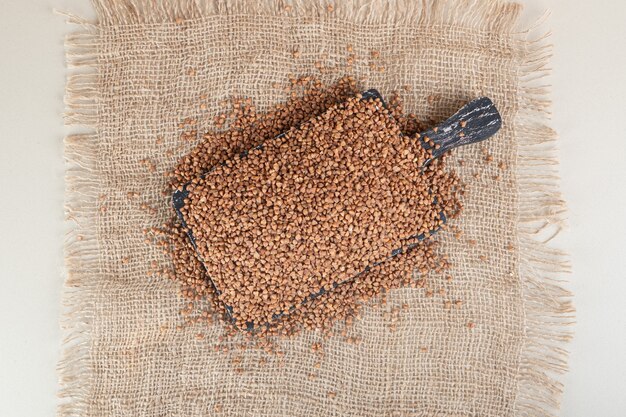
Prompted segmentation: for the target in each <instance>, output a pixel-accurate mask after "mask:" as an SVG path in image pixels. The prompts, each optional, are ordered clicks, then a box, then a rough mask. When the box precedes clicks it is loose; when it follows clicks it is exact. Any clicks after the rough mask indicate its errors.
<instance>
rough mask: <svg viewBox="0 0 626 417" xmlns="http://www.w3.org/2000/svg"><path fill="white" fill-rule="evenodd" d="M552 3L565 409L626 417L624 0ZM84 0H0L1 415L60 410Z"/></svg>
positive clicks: (530, 5)
mask: <svg viewBox="0 0 626 417" xmlns="http://www.w3.org/2000/svg"><path fill="white" fill-rule="evenodd" d="M524 3H525V4H526V10H525V18H526V19H527V20H531V19H533V17H536V16H537V15H540V14H541V12H542V11H543V10H544V9H546V8H549V9H550V10H551V11H552V14H551V18H550V19H549V20H548V26H550V27H551V28H552V30H553V37H552V42H553V43H554V45H555V50H554V54H555V55H554V58H553V61H552V64H553V65H552V67H553V70H554V72H553V76H552V77H551V79H550V82H551V83H552V85H553V100H554V107H553V113H554V117H553V123H552V125H553V127H555V128H556V129H557V130H558V131H559V133H560V136H561V140H560V157H561V176H562V189H563V192H564V194H565V197H566V199H567V201H568V206H569V225H570V227H569V229H568V230H566V231H565V232H564V233H562V234H561V236H560V237H559V238H558V240H557V241H556V244H557V245H558V246H560V247H562V248H564V249H566V250H568V251H569V252H570V254H571V260H572V263H573V266H574V273H573V274H571V275H570V276H569V279H570V285H569V287H570V288H571V289H572V290H573V291H574V293H575V303H576V308H577V310H578V312H577V325H576V326H575V332H576V335H575V338H574V340H573V342H572V343H571V344H570V345H569V350H570V351H571V356H570V372H569V373H568V374H567V375H566V376H564V377H563V381H564V382H565V385H566V389H565V394H564V397H563V401H562V412H561V414H562V415H563V416H577V417H586V416H603V417H623V416H626V135H625V134H624V132H625V131H626V2H624V1H621V0H613V1H609V0H605V1H589V0H557V1H549V0H542V1H540V0H532V1H531V0H526V1H524ZM53 8H57V9H60V10H71V11H74V12H77V13H79V14H82V15H90V13H91V10H90V7H89V4H88V2H87V1H86V0H83V1H80V2H77V1H71V0H2V7H1V10H0V196H1V197H0V198H1V200H0V201H1V205H0V416H2V417H18V416H24V417H35V416H52V415H54V414H55V413H56V403H57V399H56V391H57V376H56V364H57V361H58V360H59V355H60V343H61V332H60V330H59V325H58V318H59V313H60V297H61V289H62V284H63V252H62V245H63V238H64V233H65V229H66V227H65V225H64V223H63V192H64V191H63V190H64V184H63V171H64V163H63V137H64V135H65V134H66V133H67V131H66V129H65V128H64V126H63V124H62V119H61V113H62V112H63V101H62V99H63V94H64V84H65V66H64V50H63V37H64V35H65V34H66V33H67V31H69V30H70V29H71V27H69V26H67V25H66V24H65V21H64V18H63V17H61V16H58V15H54V14H53V13H52V9H53Z"/></svg>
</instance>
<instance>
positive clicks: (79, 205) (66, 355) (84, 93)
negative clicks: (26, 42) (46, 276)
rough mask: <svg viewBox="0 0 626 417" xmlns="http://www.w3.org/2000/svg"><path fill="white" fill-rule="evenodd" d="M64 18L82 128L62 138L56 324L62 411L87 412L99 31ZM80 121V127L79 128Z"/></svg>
mask: <svg viewBox="0 0 626 417" xmlns="http://www.w3.org/2000/svg"><path fill="white" fill-rule="evenodd" d="M66 16H68V17H69V21H70V22H72V23H77V24H80V25H82V30H80V31H77V32H75V33H72V34H70V35H68V36H67V38H66V41H65V48H66V61H67V66H68V68H69V69H70V72H71V73H70V75H69V76H68V79H67V86H66V96H65V105H66V112H65V122H66V123H67V124H69V125H74V126H76V130H77V131H78V130H82V133H77V134H73V135H70V136H68V137H66V138H65V158H66V163H67V168H66V173H65V184H66V190H65V191H66V193H65V211H66V218H67V220H68V221H69V222H70V225H71V226H70V227H71V230H70V231H69V233H68V235H67V237H66V242H65V265H66V271H67V278H66V281H65V291H64V295H63V311H64V316H63V319H62V320H61V327H62V329H63V331H64V333H65V335H64V339H63V357H62V359H61V361H60V362H59V366H58V369H59V379H60V386H61V389H60V392H59V397H60V405H59V415H61V416H85V415H88V405H89V393H90V392H91V388H92V379H93V371H92V366H93V364H92V363H91V361H90V343H91V340H92V339H91V337H90V331H91V329H92V326H91V324H92V318H93V315H94V311H93V307H94V306H93V305H91V304H90V300H92V299H93V298H92V297H91V293H92V291H93V289H92V288H93V286H95V285H96V284H97V278H98V276H99V256H100V255H99V252H100V250H99V244H98V238H97V219H98V197H99V192H100V183H99V176H98V171H97V160H98V135H97V131H96V129H97V122H98V109H97V105H98V73H97V64H98V62H97V45H98V42H97V40H98V30H97V28H96V27H95V26H94V25H90V24H88V23H87V22H86V21H83V20H80V19H78V18H76V17H75V16H71V15H66ZM79 126H80V127H79Z"/></svg>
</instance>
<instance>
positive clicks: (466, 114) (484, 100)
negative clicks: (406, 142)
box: [420, 97, 502, 163]
mask: <svg viewBox="0 0 626 417" xmlns="http://www.w3.org/2000/svg"><path fill="white" fill-rule="evenodd" d="M501 126H502V118H501V117H500V113H499V112H498V109H497V108H496V106H495V105H494V104H493V102H492V101H491V99H489V98H488V97H480V98H477V99H474V100H472V101H470V102H469V103H467V104H466V105H465V106H463V107H462V108H461V109H460V110H459V111H458V112H456V113H455V114H454V115H452V116H451V117H450V118H448V119H447V120H445V121H444V122H443V123H441V124H440V125H438V126H437V127H435V128H433V129H429V130H427V131H425V132H422V133H420V141H421V143H422V146H423V147H424V148H426V149H431V148H434V149H433V157H432V158H431V159H430V160H429V161H427V163H428V162H430V161H431V160H432V159H435V158H438V157H440V156H441V155H443V154H444V153H445V152H447V151H449V150H451V149H453V148H456V147H458V146H463V145H469V144H472V143H477V142H481V141H483V140H485V139H487V138H489V137H491V136H493V135H494V134H495V133H496V132H497V131H498V130H499V129H500V127H501ZM426 138H428V139H429V142H426V141H425V139H426Z"/></svg>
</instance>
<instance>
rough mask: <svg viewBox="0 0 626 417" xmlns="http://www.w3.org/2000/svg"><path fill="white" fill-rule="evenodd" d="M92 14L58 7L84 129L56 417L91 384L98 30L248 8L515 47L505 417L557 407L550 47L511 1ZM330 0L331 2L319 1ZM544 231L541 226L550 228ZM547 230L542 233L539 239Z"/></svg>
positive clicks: (365, 0) (559, 292)
mask: <svg viewBox="0 0 626 417" xmlns="http://www.w3.org/2000/svg"><path fill="white" fill-rule="evenodd" d="M92 3H93V6H94V8H95V10H96V12H97V16H98V21H97V22H90V21H88V20H86V19H82V18H80V17H78V16H75V15H71V14H65V16H67V17H68V21H69V22H70V23H74V24H78V25H80V27H81V29H80V30H78V31H76V32H74V33H72V34H70V35H68V37H67V39H66V55H67V65H68V68H69V69H70V74H69V77H68V80H67V93H66V114H65V121H66V123H67V124H68V125H71V126H74V127H75V128H76V130H78V129H79V126H80V127H81V128H82V129H84V130H83V132H81V133H79V134H72V135H70V136H68V137H67V138H66V139H65V157H66V160H67V170H66V213H67V219H68V220H69V221H70V223H71V230H70V231H69V233H68V235H67V237H66V245H65V257H66V271H67V278H66V281H65V291H64V295H63V308H64V314H63V318H62V320H61V323H62V328H63V331H64V339H63V355H62V359H61V361H60V363H59V375H60V393H59V396H60V399H61V403H60V406H59V415H60V416H62V417H69V416H84V415H86V413H87V410H88V406H89V398H90V393H91V390H92V388H93V369H92V367H93V364H92V363H91V356H90V347H91V345H90V344H91V338H90V330H91V324H92V318H93V314H94V306H93V305H92V304H91V301H90V300H92V297H91V294H92V293H93V291H95V289H96V286H97V280H98V277H99V270H100V265H99V244H98V239H97V235H96V230H97V221H98V220H97V219H98V198H99V190H100V178H99V176H98V171H97V161H98V159H97V158H98V132H97V128H98V111H97V103H98V60H97V52H98V51H97V47H98V36H99V35H98V33H99V30H98V28H99V26H120V25H134V24H175V23H176V22H178V23H180V21H181V20H187V19H202V18H205V17H209V16H213V15H240V14H253V15H256V16H270V17H271V16H277V15H280V16H291V17H294V18H302V17H308V18H316V19H339V20H345V21H347V22H351V23H357V24H372V25H375V24H384V23H394V24H398V25H429V26H436V25H453V26H455V27H458V28H460V29H463V28H465V29H472V30H479V31H484V32H488V33H492V34H499V35H507V36H509V37H511V38H513V39H515V40H517V41H518V42H517V43H518V44H519V46H518V47H519V48H520V51H519V56H520V70H519V77H518V79H519V80H520V83H521V84H520V91H522V93H521V96H520V103H519V110H518V115H517V118H516V120H515V126H514V127H515V131H516V134H517V138H518V154H517V185H518V191H519V192H518V206H519V211H518V213H519V214H518V235H517V239H518V246H517V247H518V256H519V265H520V271H519V276H520V279H521V285H522V289H523V304H524V313H525V314H524V315H525V326H524V328H525V338H524V340H525V343H524V347H523V349H522V351H521V354H520V355H521V357H520V361H519V363H520V366H519V372H518V394H517V398H516V402H515V415H516V416H527V415H537V416H552V415H554V414H555V413H556V412H557V411H558V408H559V399H560V396H561V393H562V389H563V387H562V385H561V383H560V382H559V381H558V380H557V379H556V378H555V374H559V373H563V372H565V371H566V370H567V351H566V350H565V349H564V347H565V345H566V343H567V342H568V341H569V339H570V338H571V331H570V330H569V327H568V325H569V324H571V322H572V320H573V313H574V309H573V306H572V302H571V294H570V293H569V292H568V291H567V290H566V289H565V288H564V287H563V281H562V276H563V274H564V273H566V272H568V271H569V264H568V261H567V256H566V254H564V253H563V252H561V251H558V250H556V249H553V248H551V247H550V246H549V245H548V242H549V241H550V240H551V239H552V238H553V237H554V236H556V234H558V233H559V232H560V230H561V229H562V226H563V224H564V220H565V203H564V201H563V200H562V198H561V194H560V191H559V177H558V159H557V156H556V154H555V144H556V134H555V132H554V131H553V130H552V129H551V128H550V127H549V126H548V125H547V119H548V115H549V108H550V106H551V103H550V99H549V98H548V93H549V88H548V86H544V85H539V84H538V80H540V79H542V78H543V77H545V76H546V75H547V74H548V73H549V68H548V67H547V65H548V62H549V59H550V56H551V45H550V44H549V43H548V42H547V35H542V36H538V37H536V38H532V35H531V33H533V32H534V31H535V30H536V29H537V26H538V25H535V26H533V27H531V28H525V29H524V28H519V23H518V17H519V13H520V11H521V5H519V4H516V3H503V2H501V1H499V0H489V1H480V2H478V1H470V0H442V1H437V0H422V1H412V0H396V1H391V0H387V1H385V0H374V1H371V0H351V1H345V2H344V1H342V2H336V3H327V2H318V1H307V0H294V1H280V0H270V1H267V2H263V4H259V3H258V2H253V1H237V0H165V1H163V2H160V3H159V5H158V6H155V3H154V2H153V1H149V0H92ZM329 4H332V7H328V6H329ZM550 231H552V234H551V235H550ZM546 235H547V236H548V238H546Z"/></svg>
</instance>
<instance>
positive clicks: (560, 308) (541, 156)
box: [515, 28, 574, 417]
mask: <svg viewBox="0 0 626 417" xmlns="http://www.w3.org/2000/svg"><path fill="white" fill-rule="evenodd" d="M533 29H536V28H531V29H528V30H526V31H522V32H521V33H520V36H521V40H522V41H523V43H522V45H523V49H522V50H521V51H520V52H521V54H520V56H521V57H522V59H523V60H522V62H521V67H520V74H519V75H520V80H521V85H520V88H521V90H522V94H521V97H520V98H521V99H520V102H519V112H518V117H517V120H516V121H515V130H516V133H517V139H518V142H519V143H518V154H517V184H518V187H519V188H518V189H519V194H518V205H519V218H518V250H519V266H520V270H519V276H520V279H521V282H522V290H523V298H524V312H525V321H526V323H525V344H524V346H523V348H522V352H521V358H520V359H521V360H520V369H519V378H518V395H517V401H516V403H515V415H516V416H546V417H548V416H553V415H555V414H556V413H557V412H558V409H559V405H560V404H559V401H560V397H561V393H562V390H563V386H562V384H561V383H560V382H559V381H558V380H557V379H556V378H555V376H556V374H561V373H564V372H565V371H567V356H568V353H567V351H566V350H565V349H564V347H565V345H566V344H567V342H568V341H569V340H570V338H571V336H572V332H571V330H570V327H569V325H570V324H572V323H573V320H574V307H573V305H572V301H571V298H572V294H571V293H570V292H569V291H567V290H566V289H565V288H564V287H563V284H564V281H563V275H564V274H565V273H567V272H569V269H570V266H569V262H568V260H567V256H566V254H565V253H563V252H562V251H559V250H557V249H554V248H551V247H550V246H549V245H548V243H549V242H550V240H552V239H553V238H554V237H555V236H556V235H557V234H558V233H559V232H560V231H561V230H562V228H563V225H564V221H565V212H566V208H565V202H564V201H563V199H562V197H561V193H560V191H559V181H560V178H559V175H558V158H557V155H556V152H555V151H556V149H555V145H556V138H557V136H556V133H555V132H554V131H553V130H552V129H551V128H549V127H548V126H547V124H546V119H547V118H548V115H549V109H550V106H551V101H550V99H549V97H548V92H549V86H547V85H542V84H540V83H541V82H542V79H543V78H544V77H546V76H547V75H548V74H549V72H550V69H549V68H548V64H549V60H550V58H551V50H552V45H550V44H549V43H547V38H548V36H549V33H546V34H543V35H541V36H538V37H536V38H535V39H531V36H532V35H531V33H532V32H533Z"/></svg>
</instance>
